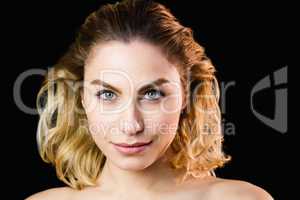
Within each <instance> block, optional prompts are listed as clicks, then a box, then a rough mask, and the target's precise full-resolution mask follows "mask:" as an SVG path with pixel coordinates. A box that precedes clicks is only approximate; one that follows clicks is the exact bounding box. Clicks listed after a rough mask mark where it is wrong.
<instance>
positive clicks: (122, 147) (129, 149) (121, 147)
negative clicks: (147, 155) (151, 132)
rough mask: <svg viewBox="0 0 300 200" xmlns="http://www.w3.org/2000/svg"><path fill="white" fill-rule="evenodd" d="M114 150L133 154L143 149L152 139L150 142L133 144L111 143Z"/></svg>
mask: <svg viewBox="0 0 300 200" xmlns="http://www.w3.org/2000/svg"><path fill="white" fill-rule="evenodd" d="M112 144H113V145H114V147H115V148H116V150H118V151H119V152H121V153H123V154H135V153H139V152H142V151H145V150H146V149H147V148H148V147H149V146H150V145H151V144H152V140H151V141H150V142H137V143H133V144H127V143H112Z"/></svg>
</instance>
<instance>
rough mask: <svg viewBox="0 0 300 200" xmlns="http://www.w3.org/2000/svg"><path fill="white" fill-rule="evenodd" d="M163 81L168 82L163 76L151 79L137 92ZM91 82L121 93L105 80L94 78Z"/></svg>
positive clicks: (158, 84)
mask: <svg viewBox="0 0 300 200" xmlns="http://www.w3.org/2000/svg"><path fill="white" fill-rule="evenodd" d="M165 83H170V81H169V80H167V79H165V78H158V79H156V80H155V81H152V82H150V83H148V84H146V85H144V86H142V87H141V88H140V89H139V93H143V92H145V91H147V90H148V89H152V88H153V87H155V86H156V87H157V86H160V85H163V84H165ZM91 84H92V85H102V86H103V87H105V88H108V89H111V90H114V91H116V92H118V93H120V94H122V92H121V90H120V89H118V88H117V87H115V86H112V85H110V84H108V83H106V82H105V81H102V80H100V79H95V80H93V81H91Z"/></svg>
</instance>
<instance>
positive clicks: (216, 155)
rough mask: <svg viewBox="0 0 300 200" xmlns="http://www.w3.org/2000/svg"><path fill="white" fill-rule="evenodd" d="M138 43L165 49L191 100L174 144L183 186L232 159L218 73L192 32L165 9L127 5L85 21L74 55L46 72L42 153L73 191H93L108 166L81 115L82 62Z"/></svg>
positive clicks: (138, 1) (173, 161) (135, 2)
mask: <svg viewBox="0 0 300 200" xmlns="http://www.w3.org/2000/svg"><path fill="white" fill-rule="evenodd" d="M137 38H139V39H142V40H144V41H147V42H149V43H151V44H153V45H156V46H158V47H160V48H161V49H162V50H163V53H164V54H165V56H166V57H167V58H168V60H169V61H170V62H172V63H175V64H176V67H177V69H178V71H179V73H180V76H181V82H182V85H183V89H184V92H185V94H187V95H186V100H187V102H188V103H187V106H186V107H185V108H184V110H183V113H182V114H181V116H180V121H179V126H178V129H177V132H176V136H175V138H174V140H173V142H172V144H171V148H172V149H173V150H174V152H175V153H176V154H175V155H174V156H173V157H172V158H170V160H169V161H170V166H171V167H172V168H174V169H184V170H185V171H186V173H185V176H184V178H183V180H184V179H185V178H186V177H187V175H192V176H193V177H198V176H200V174H203V172H210V173H213V171H214V169H216V168H218V167H221V166H223V164H224V163H225V162H227V161H228V160H229V159H230V157H229V156H225V155H224V153H223V151H222V141H223V135H222V132H221V113H220V108H219V105H218V101H219V96H220V95H219V86H218V82H217V79H216V77H215V72H216V70H215V68H214V66H213V65H212V63H211V61H210V59H209V58H208V57H207V56H206V55H205V52H204V48H203V47H202V46H200V45H199V44H198V43H197V42H196V41H195V40H194V38H193V32H192V30H191V28H188V27H184V26H183V25H181V24H180V23H179V21H178V19H176V18H175V17H174V16H173V15H172V14H171V12H170V11H169V10H168V9H167V8H166V7H165V6H163V5H161V4H159V3H156V2H153V1H144V0H124V1H122V2H120V3H116V4H113V5H112V4H106V5H104V6H102V7H100V8H99V9H98V10H96V11H95V12H93V13H91V14H90V15H89V16H88V17H87V19H86V20H85V22H84V23H83V25H82V26H81V27H80V29H79V30H78V33H77V37H76V39H75V41H74V42H73V43H72V44H71V45H70V47H69V49H68V51H67V52H66V53H65V54H64V55H63V56H62V57H61V58H60V59H59V60H58V62H57V63H56V64H55V65H54V66H53V67H52V68H51V69H50V70H49V71H48V73H47V75H46V76H45V80H44V82H43V84H42V87H41V89H40V91H39V93H38V96H37V108H38V111H39V114H40V119H39V124H38V130H37V141H38V147H39V153H40V155H41V157H42V159H43V160H44V161H45V162H49V163H52V164H53V165H54V166H55V168H56V172H57V176H58V178H59V179H60V180H62V181H63V182H65V183H66V184H67V185H69V186H71V187H72V188H76V189H82V188H84V187H85V186H93V185H95V184H96V180H97V178H98V176H99V174H100V173H101V170H102V167H103V165H104V163H105V160H106V158H105V156H104V155H103V153H102V152H101V150H100V149H99V148H98V147H97V145H96V144H95V142H94V141H93V139H92V138H91V136H90V133H89V130H88V129H87V128H86V127H87V120H86V115H85V113H84V112H80V111H79V110H83V107H82V104H81V95H80V91H81V88H79V89H78V88H76V83H78V82H80V81H83V73H84V62H85V60H86V58H87V56H88V55H89V52H90V50H91V49H92V47H94V46H95V45H96V44H100V43H105V42H108V41H122V42H125V43H128V42H130V41H132V40H133V39H137ZM74 88H75V89H74Z"/></svg>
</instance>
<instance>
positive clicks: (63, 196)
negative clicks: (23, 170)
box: [25, 187, 75, 200]
mask: <svg viewBox="0 0 300 200" xmlns="http://www.w3.org/2000/svg"><path fill="white" fill-rule="evenodd" d="M74 192H75V190H73V189H72V188H70V187H57V188H51V189H47V190H44V191H41V192H37V193H35V194H33V195H31V196H29V197H27V198H26V199H25V200H53V199H55V200H69V199H72V194H73V193H74Z"/></svg>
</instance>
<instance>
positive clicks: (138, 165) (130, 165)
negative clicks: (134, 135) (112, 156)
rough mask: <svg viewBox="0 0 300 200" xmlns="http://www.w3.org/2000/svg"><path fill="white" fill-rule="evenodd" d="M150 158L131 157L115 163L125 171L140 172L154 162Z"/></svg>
mask: <svg viewBox="0 0 300 200" xmlns="http://www.w3.org/2000/svg"><path fill="white" fill-rule="evenodd" d="M150 160H151V159H149V158H141V157H131V158H121V159H120V160H115V161H113V163H114V164H115V165H116V166H118V167H119V168H121V169H123V170H131V171H139V170H143V169H145V168H147V167H149V166H150V165H151V164H152V163H153V162H150Z"/></svg>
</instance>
